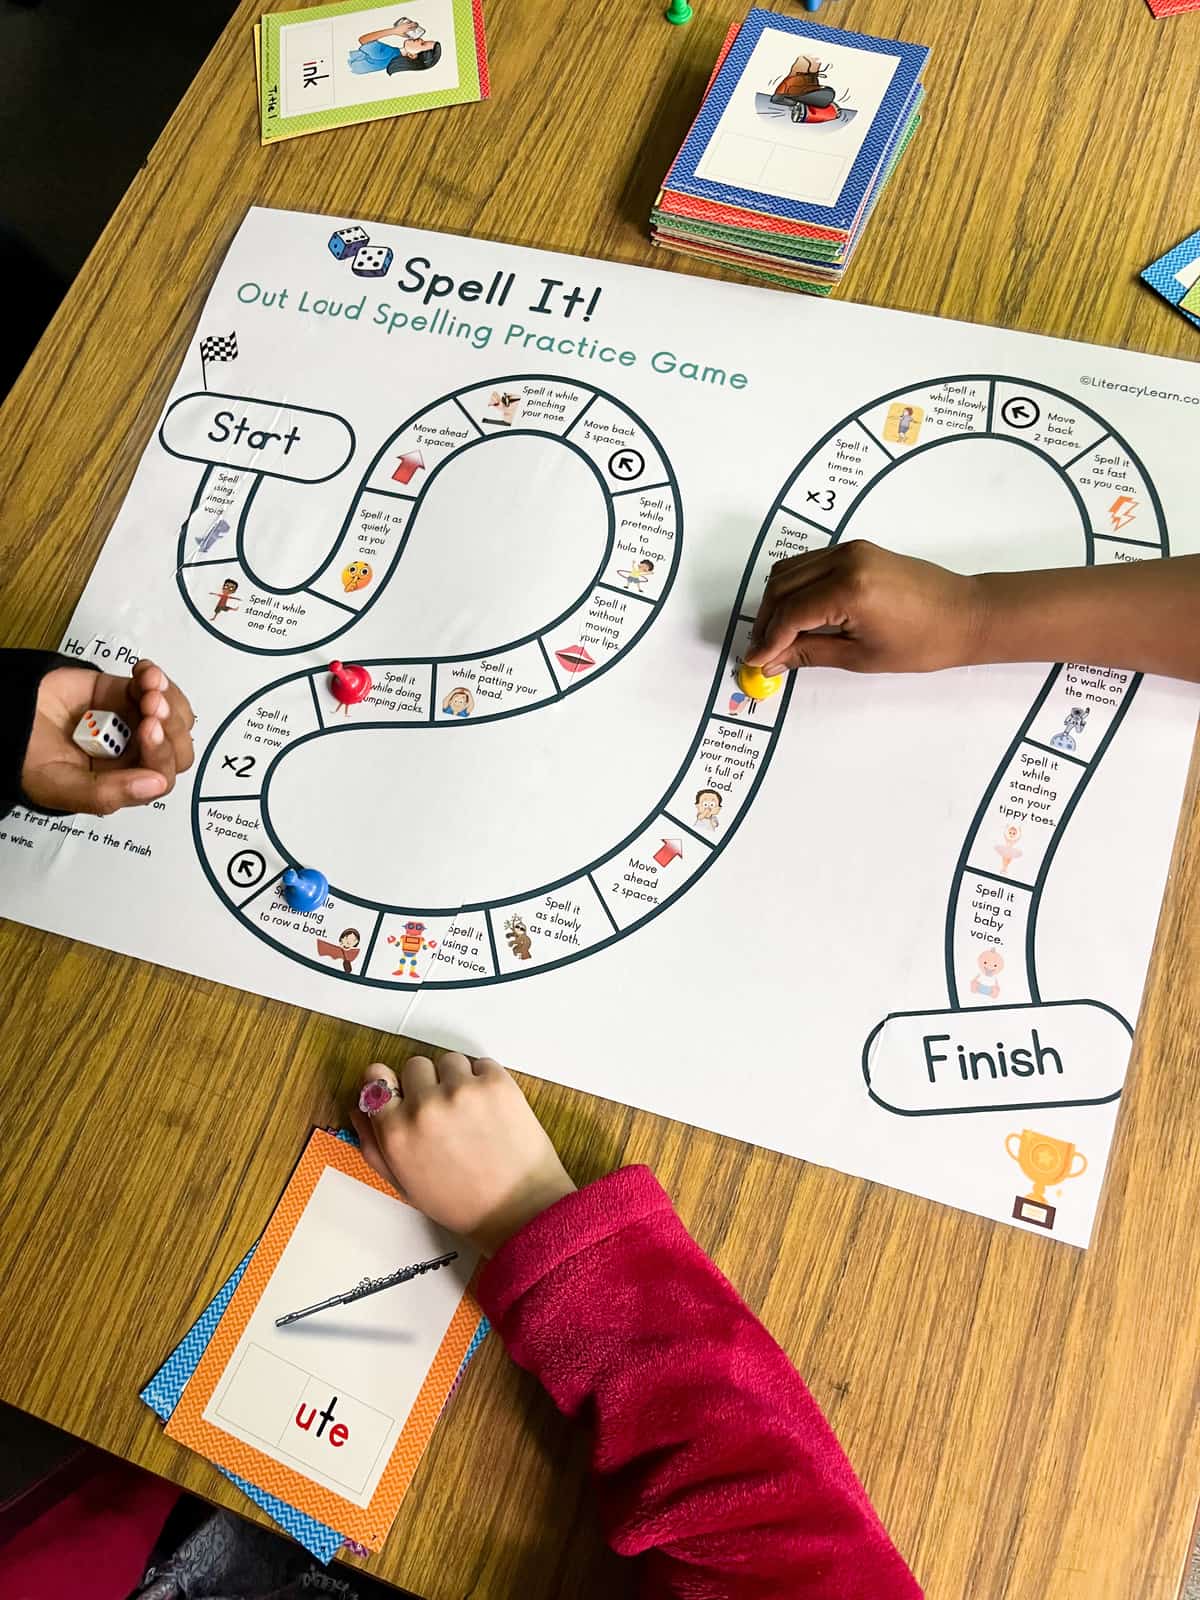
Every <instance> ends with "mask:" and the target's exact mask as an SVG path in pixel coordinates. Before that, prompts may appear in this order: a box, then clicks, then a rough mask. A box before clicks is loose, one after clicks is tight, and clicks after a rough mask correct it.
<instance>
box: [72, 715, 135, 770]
mask: <svg viewBox="0 0 1200 1600" xmlns="http://www.w3.org/2000/svg"><path fill="white" fill-rule="evenodd" d="M71 738H72V739H73V740H74V742H75V743H76V744H77V745H78V746H79V748H80V749H81V750H86V751H87V753H88V755H89V756H111V757H112V758H113V759H114V760H115V759H116V757H117V756H121V755H124V754H125V746H126V745H127V744H128V743H129V740H130V731H129V728H128V726H127V725H126V724H125V723H124V722H122V721H121V719H120V717H119V716H117V714H116V712H115V711H85V712H84V714H83V716H82V717H81V718H80V719H79V726H78V727H77V728H76V729H75V732H74V733H73V734H72V735H71Z"/></svg>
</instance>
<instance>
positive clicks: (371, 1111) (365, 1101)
mask: <svg viewBox="0 0 1200 1600" xmlns="http://www.w3.org/2000/svg"><path fill="white" fill-rule="evenodd" d="M401 1099H403V1096H402V1095H401V1093H400V1090H399V1089H398V1088H393V1086H392V1085H391V1084H390V1083H389V1082H388V1081H387V1079H386V1078H372V1079H371V1081H370V1083H364V1084H363V1086H362V1089H361V1090H360V1092H359V1096H358V1109H359V1110H360V1111H361V1112H362V1114H363V1116H364V1117H375V1116H378V1115H379V1113H380V1112H381V1111H382V1110H383V1108H384V1106H386V1105H389V1104H390V1103H391V1102H392V1101H393V1100H401Z"/></svg>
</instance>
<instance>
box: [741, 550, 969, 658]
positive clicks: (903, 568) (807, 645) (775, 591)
mask: <svg viewBox="0 0 1200 1600" xmlns="http://www.w3.org/2000/svg"><path fill="white" fill-rule="evenodd" d="M979 608H980V602H979V594H978V583H977V581H976V579H974V578H968V577H963V576H961V575H960V574H959V573H956V572H948V571H947V570H946V569H945V568H944V567H938V566H935V565H934V564H933V562H931V561H918V560H917V559H916V558H915V557H912V556H900V555H895V554H894V553H893V552H892V551H891V550H882V549H880V547H879V546H878V545H874V544H871V543H870V542H869V541H868V540H866V539H854V540H852V541H851V542H850V543H849V544H838V545H834V546H833V547H832V549H829V550H814V551H813V552H811V553H810V554H809V555H803V556H793V557H791V559H790V560H787V561H780V562H779V563H778V564H777V565H776V566H775V567H774V569H773V570H772V572H771V576H770V578H769V579H768V580H767V587H766V592H765V593H764V595H763V601H762V605H761V606H760V607H759V611H758V616H757V618H756V619H755V623H754V630H753V633H752V635H751V639H750V648H749V650H748V651H747V652H746V657H745V659H746V662H747V663H748V665H750V666H754V667H761V668H762V670H763V672H764V673H766V674H767V675H768V676H771V675H774V674H775V673H779V672H786V671H788V670H789V668H792V667H841V668H843V669H844V670H845V671H847V672H936V671H938V670H940V669H941V668H943V667H954V666H960V665H962V664H963V663H964V662H965V661H968V660H970V659H971V655H972V647H973V640H974V636H975V634H976V632H977V630H978V627H979ZM814 630H820V631H814Z"/></svg>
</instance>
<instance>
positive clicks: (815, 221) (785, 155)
mask: <svg viewBox="0 0 1200 1600" xmlns="http://www.w3.org/2000/svg"><path fill="white" fill-rule="evenodd" d="M928 57H929V52H928V50H926V49H924V48H922V47H921V46H919V45H911V44H903V43H901V42H900V40H898V39H872V38H869V37H868V36H867V35H865V34H861V33H845V32H843V31H842V30H841V29H838V28H823V27H821V26H819V25H818V24H817V23H815V22H805V21H802V20H801V19H800V18H798V17H796V18H793V17H782V16H778V15H776V13H775V12H773V11H763V10H759V9H755V10H753V11H751V12H750V14H749V16H748V17H747V18H746V20H745V22H743V23H741V24H740V26H737V27H735V28H733V29H732V30H731V31H730V33H729V36H728V37H727V39H726V40H725V45H724V48H723V50H722V52H721V56H720V59H719V60H718V62H717V66H716V70H715V71H714V73H713V76H712V78H711V79H710V81H709V85H708V91H707V93H706V94H705V97H704V103H703V105H702V106H701V108H700V113H699V115H698V116H697V118H696V121H695V122H694V123H693V125H692V129H691V132H690V133H689V134H688V136H687V139H686V141H685V143H684V146H683V149H682V150H681V151H680V152H679V154H678V156H677V157H676V158H675V163H674V165H673V166H672V168H671V170H670V172H669V173H668V174H667V177H666V181H665V182H664V184H663V187H662V189H661V191H660V193H659V196H658V200H657V202H656V203H655V206H654V209H653V211H652V213H651V236H652V238H653V240H654V242H655V244H658V245H662V246H664V247H665V248H666V249H669V250H682V251H684V252H685V253H686V254H688V255H695V256H703V257H705V258H706V259H708V260H711V261H723V262H727V263H729V264H730V265H737V266H738V267H739V268H740V269H741V270H742V271H743V272H745V273H747V274H748V275H749V276H750V277H752V278H758V279H762V280H764V281H765V282H768V283H774V284H782V285H787V286H790V287H792V288H796V289H803V290H806V291H808V292H809V293H810V294H829V293H830V292H831V291H832V290H833V289H835V288H836V287H837V285H838V284H839V283H840V282H841V279H842V274H843V273H844V272H845V270H846V268H847V266H848V265H849V263H850V258H851V257H852V255H853V254H854V250H855V248H856V246H857V244H858V242H859V240H860V238H861V237H862V234H863V230H864V229H865V227H866V224H867V221H868V219H869V217H870V215H871V211H872V209H873V208H874V205H875V202H876V200H878V198H879V196H880V194H881V193H882V191H883V187H884V185H885V184H886V183H887V181H888V179H889V178H890V177H891V175H892V172H893V170H894V169H895V166H896V163H897V161H899V159H900V157H901V156H902V155H903V153H904V150H905V148H906V147H907V144H908V141H909V139H910V138H911V137H912V134H913V132H914V131H915V129H916V127H917V125H918V122H919V121H920V117H919V108H920V105H921V100H922V97H923V94H924V91H923V89H922V86H921V73H922V72H923V71H924V68H925V62H926V61H927V59H928Z"/></svg>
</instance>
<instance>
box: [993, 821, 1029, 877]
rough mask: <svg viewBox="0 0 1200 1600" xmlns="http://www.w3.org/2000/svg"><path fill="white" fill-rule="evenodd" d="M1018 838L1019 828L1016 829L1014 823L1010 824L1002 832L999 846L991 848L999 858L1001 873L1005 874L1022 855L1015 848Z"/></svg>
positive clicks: (1019, 834) (1019, 835)
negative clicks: (1002, 835)
mask: <svg viewBox="0 0 1200 1600" xmlns="http://www.w3.org/2000/svg"><path fill="white" fill-rule="evenodd" d="M1020 837H1021V830H1020V828H1018V827H1017V825H1016V823H1015V822H1010V823H1009V825H1008V827H1007V828H1005V830H1004V837H1003V839H1001V841H1000V843H999V844H997V845H993V846H992V848H993V849H994V850H995V852H996V854H997V855H998V856H999V857H1000V871H1001V872H1005V873H1006V872H1007V871H1008V869H1009V867H1011V866H1012V864H1013V862H1014V861H1015V860H1016V859H1017V857H1018V856H1020V855H1021V854H1022V852H1021V851H1020V850H1019V849H1018V848H1017V840H1018V839H1019V838H1020Z"/></svg>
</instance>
